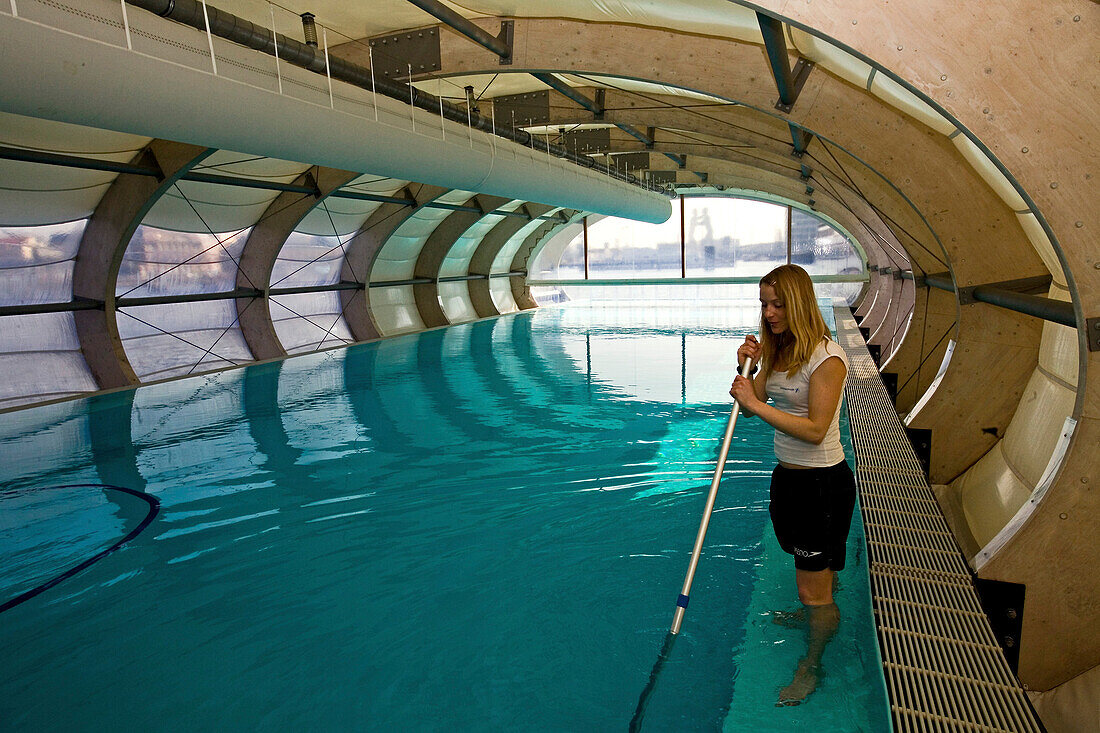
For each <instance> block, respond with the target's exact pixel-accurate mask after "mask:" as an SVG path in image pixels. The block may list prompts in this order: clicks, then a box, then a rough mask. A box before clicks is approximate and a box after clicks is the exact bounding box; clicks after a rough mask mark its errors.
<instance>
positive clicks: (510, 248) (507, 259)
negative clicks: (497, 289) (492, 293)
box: [489, 208, 561, 273]
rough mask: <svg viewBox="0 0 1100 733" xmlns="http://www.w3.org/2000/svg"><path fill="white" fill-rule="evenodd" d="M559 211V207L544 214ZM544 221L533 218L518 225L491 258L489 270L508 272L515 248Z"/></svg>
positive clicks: (544, 220) (554, 213) (548, 214)
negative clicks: (491, 264) (514, 231)
mask: <svg viewBox="0 0 1100 733" xmlns="http://www.w3.org/2000/svg"><path fill="white" fill-rule="evenodd" d="M559 211H561V208H557V209H551V210H550V211H547V212H546V214H545V215H544V216H555V215H557V213H558V212H559ZM546 221H547V220H546V219H533V220H532V221H529V222H527V223H526V224H524V225H523V226H522V227H520V228H519V231H517V232H516V233H515V234H513V235H512V236H511V237H510V238H509V239H508V241H507V242H505V243H504V246H503V247H501V248H500V252H497V256H496V257H494V258H493V266H492V268H491V269H490V270H489V272H492V273H498V272H510V271H511V268H512V260H513V259H514V258H515V256H516V250H518V249H519V248H520V245H522V244H523V243H524V241H525V240H526V239H527V237H529V236H530V235H531V233H532V232H534V231H535V230H536V229H538V228H539V227H540V226H542V225H543V224H545V223H546ZM533 271H534V270H532V272H533Z"/></svg>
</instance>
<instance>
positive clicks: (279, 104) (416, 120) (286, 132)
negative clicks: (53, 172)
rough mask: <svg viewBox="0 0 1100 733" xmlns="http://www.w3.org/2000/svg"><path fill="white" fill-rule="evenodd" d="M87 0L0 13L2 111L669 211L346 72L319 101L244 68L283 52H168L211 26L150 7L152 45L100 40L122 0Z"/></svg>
mask: <svg viewBox="0 0 1100 733" xmlns="http://www.w3.org/2000/svg"><path fill="white" fill-rule="evenodd" d="M86 5H87V6H88V7H85V11H87V12H86V13H82V14H81V15H76V14H74V15H73V16H72V17H71V18H68V19H66V20H67V22H66V31H60V30H56V29H54V28H50V27H48V26H45V25H41V24H39V23H35V22H28V21H26V20H24V19H22V18H16V17H13V16H8V15H0V41H2V42H3V43H4V46H5V48H6V50H7V53H6V54H5V56H6V58H7V59H8V62H7V65H6V69H5V73H4V74H3V75H2V76H0V109H3V110H4V111H8V112H12V113H15V114H21V115H27V116H31V117H42V118H47V119H54V120H59V121H63V122H70V123H74V124H79V125H87V126H92V127H100V128H104V129H108V130H116V131H121V132H131V133H135V134H141V135H149V136H155V137H160V138H165V139H169V140H176V141H180V142H188V143H192V144H197V145H203V146H208V147H217V148H222V149H228V150H236V151H238V152H242V153H250V154H254V155H263V156H267V157H271V158H281V159H285V160H293V161H301V162H305V163H311V164H318V165H325V166H330V167H333V168H342V169H346V170H353V171H360V172H369V173H372V174H377V175H382V176H388V177H392V178H402V179H405V180H415V181H418V182H421V183H427V184H432V185H438V186H443V187H446V188H452V189H463V190H468V191H478V192H481V193H488V194H493V195H498V196H506V197H509V198H522V199H524V200H527V201H535V202H539V203H545V204H548V205H552V206H561V207H569V208H573V209H579V210H585V211H592V212H596V213H601V214H606V215H609V216H621V217H624V218H629V219H636V220H640V221H647V222H653V223H660V222H663V221H665V220H666V219H667V218H668V217H669V216H670V214H671V212H672V207H671V204H670V202H669V200H668V198H667V197H666V196H664V195H663V194H660V193H656V192H654V191H650V190H646V189H644V188H641V187H639V186H635V185H631V184H629V183H626V182H623V181H620V180H616V179H614V178H612V177H610V176H609V175H607V174H606V173H601V172H599V171H595V170H591V169H588V168H583V167H581V166H579V165H574V164H573V163H571V162H568V161H567V160H566V159H563V158H559V157H556V156H554V155H552V153H553V152H554V151H553V150H548V149H547V146H546V145H545V144H541V145H540V144H536V143H537V141H535V140H529V141H528V142H529V145H526V146H525V145H519V144H516V143H515V142H512V141H509V140H506V139H503V138H501V137H499V136H495V135H492V134H487V133H485V132H483V131H480V130H478V129H476V126H475V128H474V129H472V128H470V127H468V126H467V125H466V124H465V123H466V121H467V120H466V113H465V110H463V115H462V116H463V119H462V121H461V122H455V121H453V120H451V119H446V117H447V115H446V114H444V115H441V114H440V110H438V109H437V111H436V113H435V114H434V115H433V114H431V113H429V112H428V111H425V110H423V109H418V108H414V107H411V106H410V105H409V104H408V103H407V102H406V103H402V102H399V101H397V100H394V99H390V98H389V97H386V96H383V95H382V94H381V93H379V94H377V95H375V94H373V93H372V92H370V91H367V90H365V89H363V88H361V87H358V86H350V85H348V84H340V83H339V82H338V81H334V83H333V89H334V91H333V94H332V95H327V99H325V100H324V102H323V103H320V104H318V103H316V102H314V101H302V100H300V99H296V98H292V97H289V96H284V95H281V94H279V93H278V92H275V91H271V90H270V88H264V87H265V86H266V87H270V81H271V80H270V78H269V77H268V76H264V75H263V74H262V73H260V72H256V73H255V79H254V80H253V79H252V78H250V77H248V76H247V74H248V73H250V72H249V70H250V69H253V68H260V67H263V68H274V64H275V59H274V58H271V59H270V61H267V60H265V61H263V62H260V63H257V62H256V60H255V57H256V56H257V55H258V52H256V51H252V50H249V49H247V48H242V47H240V46H236V45H230V44H224V43H220V42H219V44H218V45H216V46H215V49H216V50H217V53H218V55H219V56H225V57H231V58H232V59H233V60H234V61H235V62H236V63H235V64H233V65H232V67H233V69H234V78H228V77H227V75H225V74H222V75H215V74H212V73H211V62H210V59H209V57H207V58H206V59H205V66H204V67H202V68H199V67H196V66H189V65H184V64H180V63H178V62H174V61H167V60H165V59H164V58H163V57H168V56H171V55H172V54H173V51H174V50H176V49H178V48H179V47H180V45H181V44H183V45H185V46H187V47H192V48H205V47H207V39H206V35H205V33H202V32H200V31H198V30H196V29H194V28H193V27H190V26H187V25H182V24H180V23H175V22H172V21H169V20H165V19H163V18H159V17H156V16H154V15H150V14H145V13H131V14H130V16H131V17H130V26H131V28H132V29H133V28H136V27H140V32H141V37H142V38H143V39H145V40H143V44H144V49H150V48H151V47H152V48H153V52H152V53H143V52H138V51H136V50H135V51H131V50H128V49H127V48H125V46H124V45H120V46H116V45H111V44H108V43H103V42H101V41H96V40H92V38H93V37H97V36H102V34H103V30H104V26H105V25H111V24H112V23H113V18H114V17H115V16H117V15H119V13H118V5H117V4H116V3H113V2H110V1H109V0H102V1H99V0H95V1H93V2H88V3H86ZM230 17H232V16H230ZM250 25H251V24H250ZM268 39H269V41H270V34H269V35H268ZM295 43H297V42H295ZM297 45H298V46H299V47H300V48H301V49H306V50H308V52H309V53H310V54H312V53H313V49H312V48H310V47H309V46H306V45H305V44H297ZM161 48H163V50H164V51H163V54H160V49H161ZM162 56H163V57H162ZM177 57H178V55H177ZM197 58H198V59H199V61H202V58H201V57H197ZM227 60H228V58H227V59H222V58H219V61H227ZM282 60H283V61H284V62H285V61H286V59H282ZM321 62H322V65H323V62H324V58H323V56H322V57H321ZM219 66H230V64H228V63H221V64H219ZM287 71H288V69H287V67H286V64H285V63H284V70H283V74H284V75H285V74H286V73H287ZM297 73H298V74H299V75H300V74H301V73H303V72H300V71H299V72H297ZM368 73H369V72H368ZM322 84H323V77H322ZM319 86H320V85H319ZM378 86H379V91H381V86H382V82H381V80H378ZM405 89H408V87H405ZM89 92H92V93H89ZM437 106H438V104H437ZM443 111H444V112H445V111H446V106H444V107H443ZM452 112H453V111H452ZM519 134H520V135H526V133H525V132H523V131H519ZM528 137H529V136H528Z"/></svg>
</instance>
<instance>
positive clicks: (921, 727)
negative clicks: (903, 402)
mask: <svg viewBox="0 0 1100 733" xmlns="http://www.w3.org/2000/svg"><path fill="white" fill-rule="evenodd" d="M834 312H835V315H836V327H837V340H838V342H839V343H840V345H841V346H843V347H844V349H845V351H846V352H847V353H848V359H849V361H850V371H849V374H848V386H847V387H846V389H845V396H846V397H847V399H848V419H849V422H850V424H851V432H852V447H853V449H854V451H855V457H856V480H857V483H858V486H859V496H860V506H861V510H862V513H863V523H864V527H865V530H866V534H867V550H868V559H869V569H870V575H871V597H872V602H873V604H874V610H875V622H876V624H877V626H878V638H879V645H880V648H881V652H882V665H883V674H884V675H885V677H886V687H887V690H888V692H889V695H890V707H891V710H892V713H893V720H894V728H895V730H897V731H899V732H903V733H909V732H910V731H912V732H917V731H922V732H924V731H927V732H928V733H932V732H936V733H939V732H941V731H1003V732H1004V733H1025V732H1026V731H1036V732H1038V731H1042V730H1043V728H1042V725H1041V724H1040V723H1039V720H1038V718H1037V717H1036V716H1035V713H1034V712H1033V711H1032V709H1031V706H1030V705H1029V703H1028V700H1027V698H1026V696H1025V694H1024V691H1023V689H1022V688H1021V686H1020V683H1019V681H1018V680H1017V679H1016V676H1015V675H1014V674H1013V672H1012V670H1011V669H1010V668H1009V666H1008V662H1007V661H1006V660H1005V658H1004V654H1003V653H1002V652H1001V649H1000V647H999V646H998V645H997V640H996V638H995V637H994V635H993V631H992V629H991V628H990V625H989V620H988V619H987V618H986V616H985V613H984V612H983V611H982V607H981V603H980V602H979V600H978V595H977V592H976V591H975V590H974V584H973V582H972V580H971V575H970V571H969V568H968V566H967V564H966V561H965V559H964V558H963V554H962V552H961V550H960V549H959V547H958V545H957V544H956V542H955V539H954V537H953V536H952V534H951V531H950V530H949V529H948V527H947V523H946V522H945V521H944V518H943V514H942V513H941V512H940V508H939V505H938V504H937V503H936V499H935V497H934V496H933V494H932V490H931V488H929V486H928V482H927V480H926V479H925V478H924V472H923V471H922V470H921V466H920V464H919V463H918V462H917V457H916V455H915V454H914V453H913V449H912V446H911V445H910V443H909V439H908V438H907V437H906V434H905V429H904V428H903V427H902V424H901V421H900V420H899V419H898V416H897V413H896V411H895V410H894V406H893V403H892V401H891V399H890V396H889V395H888V394H887V392H886V388H885V387H884V386H883V384H882V380H881V379H880V378H879V372H878V368H877V367H876V366H875V363H874V361H873V360H872V359H871V355H870V353H869V352H868V350H867V346H866V344H865V343H864V341H863V338H862V336H860V333H859V329H858V327H857V326H856V323H855V320H854V319H853V318H852V315H851V313H850V312H849V310H848V309H847V308H846V307H837V308H835V309H834Z"/></svg>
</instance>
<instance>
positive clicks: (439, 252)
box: [413, 194, 509, 328]
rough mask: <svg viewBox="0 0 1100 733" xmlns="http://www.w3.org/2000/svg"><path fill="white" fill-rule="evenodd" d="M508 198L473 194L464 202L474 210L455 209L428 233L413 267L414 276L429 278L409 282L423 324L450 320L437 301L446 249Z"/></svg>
mask: <svg viewBox="0 0 1100 733" xmlns="http://www.w3.org/2000/svg"><path fill="white" fill-rule="evenodd" d="M508 201H509V199H506V198H501V197H498V196H484V195H481V194H479V195H476V196H474V197H472V198H471V199H470V200H469V201H467V202H466V204H465V206H467V207H474V208H475V211H455V212H454V213H453V214H451V215H450V216H448V217H447V218H446V219H444V220H443V221H441V222H440V223H439V225H438V226H437V227H436V228H435V230H434V231H433V232H432V233H431V234H430V235H428V238H427V240H425V242H424V246H423V248H421V250H420V255H419V256H418V257H417V258H416V264H415V265H414V267H413V277H414V278H416V279H421V278H425V279H428V280H430V281H431V282H426V283H416V284H414V285H413V295H414V297H415V298H416V308H417V310H418V311H419V312H420V319H421V320H422V321H424V325H425V326H426V327H428V328H434V327H436V326H446V325H448V324H449V323H450V320H449V319H448V318H447V314H446V313H445V312H444V311H443V306H442V305H441V304H440V302H439V270H440V268H441V267H442V266H443V260H445V259H446V257H447V252H448V251H450V249H451V247H452V246H454V243H455V241H456V240H457V239H458V238H459V237H461V236H462V234H463V233H464V232H465V231H466V230H467V229H469V228H470V227H472V226H473V225H474V224H476V223H477V222H478V221H479V220H480V219H483V218H484V217H485V216H486V215H488V214H489V212H491V211H493V210H494V209H497V208H499V207H500V206H503V205H504V204H506V203H508Z"/></svg>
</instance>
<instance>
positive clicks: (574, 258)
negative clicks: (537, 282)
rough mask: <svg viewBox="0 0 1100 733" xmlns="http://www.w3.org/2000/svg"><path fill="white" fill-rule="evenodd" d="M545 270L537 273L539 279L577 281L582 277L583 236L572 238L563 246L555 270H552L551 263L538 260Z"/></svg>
mask: <svg viewBox="0 0 1100 733" xmlns="http://www.w3.org/2000/svg"><path fill="white" fill-rule="evenodd" d="M539 262H540V264H542V265H543V266H544V267H545V268H546V269H545V270H543V271H542V272H540V273H539V277H546V278H561V279H563V280H567V279H575V280H579V279H581V278H583V277H584V234H583V233H581V235H580V236H577V237H573V241H571V242H570V243H569V244H567V245H566V246H565V249H563V250H562V252H561V259H560V260H559V261H558V266H557V269H556V270H555V269H553V268H552V267H551V266H552V265H553V263H552V262H548V261H543V260H541V259H540V260H539Z"/></svg>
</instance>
